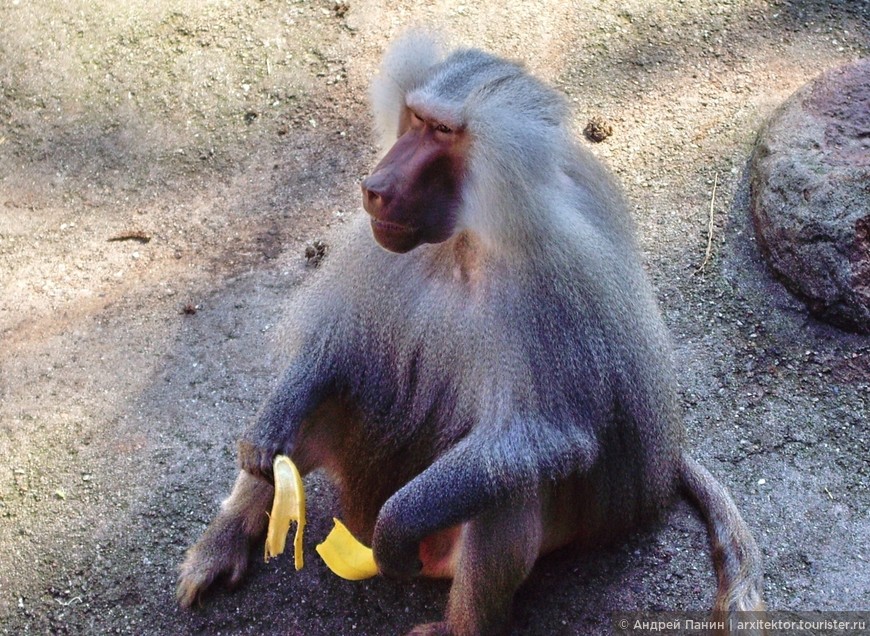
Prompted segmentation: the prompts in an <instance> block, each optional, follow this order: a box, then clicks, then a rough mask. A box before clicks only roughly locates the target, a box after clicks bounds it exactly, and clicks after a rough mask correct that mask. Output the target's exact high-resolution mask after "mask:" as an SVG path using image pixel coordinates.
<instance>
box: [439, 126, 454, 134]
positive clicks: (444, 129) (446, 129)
mask: <svg viewBox="0 0 870 636" xmlns="http://www.w3.org/2000/svg"><path fill="white" fill-rule="evenodd" d="M435 130H437V131H438V132H440V133H444V134H445V135H449V134H450V133H452V132H453V129H452V128H449V127H448V126H445V125H444V124H435Z"/></svg>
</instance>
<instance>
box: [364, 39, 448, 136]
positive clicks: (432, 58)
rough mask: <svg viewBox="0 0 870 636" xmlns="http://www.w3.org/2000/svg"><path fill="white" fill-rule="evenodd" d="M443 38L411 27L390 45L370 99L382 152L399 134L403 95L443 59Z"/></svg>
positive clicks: (372, 86) (374, 82)
mask: <svg viewBox="0 0 870 636" xmlns="http://www.w3.org/2000/svg"><path fill="white" fill-rule="evenodd" d="M442 51H443V45H442V38H440V37H439V36H437V35H436V34H434V33H431V32H429V31H423V30H420V29H412V30H410V31H407V32H406V33H405V34H403V35H402V36H401V37H399V38H398V39H397V40H396V41H395V42H393V43H392V44H391V45H390V48H389V49H388V50H387V52H386V54H385V55H384V59H383V61H382V62H381V66H380V69H379V71H378V74H377V75H376V76H375V78H374V79H373V80H372V84H371V89H370V90H369V98H370V99H371V104H372V111H373V113H374V117H375V130H376V132H377V135H378V141H379V142H380V144H381V148H382V151H383V152H386V151H387V150H388V149H389V148H390V147H391V146H392V145H393V142H395V141H396V138H397V137H398V136H399V125H400V121H401V117H402V113H403V111H404V108H405V94H406V93H407V92H408V91H410V90H411V89H413V88H414V87H416V86H418V85H419V84H420V83H421V82H422V81H423V78H425V77H426V73H427V71H428V70H429V69H430V68H431V67H432V66H434V65H435V64H437V63H438V62H440V61H441V59H442V58H443V53H442Z"/></svg>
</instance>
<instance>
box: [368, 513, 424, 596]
mask: <svg viewBox="0 0 870 636" xmlns="http://www.w3.org/2000/svg"><path fill="white" fill-rule="evenodd" d="M388 507H389V502H387V504H386V505H385V506H384V509H383V510H381V515H380V517H379V518H378V522H377V524H376V525H375V535H374V539H373V540H372V551H373V552H374V556H375V563H377V565H378V570H380V572H381V574H383V575H385V576H388V577H390V578H394V579H410V578H413V577H415V576H417V575H419V574H420V572H421V570H422V569H423V563H422V562H421V561H420V542H419V541H417V540H416V539H410V538H408V536H407V533H405V532H403V531H402V529H401V526H402V524H401V523H400V522H399V520H398V519H397V518H396V517H395V516H392V515H390V514H389V513H387V514H384V512H385V511H386V510H387V508H388ZM397 522H398V523H397Z"/></svg>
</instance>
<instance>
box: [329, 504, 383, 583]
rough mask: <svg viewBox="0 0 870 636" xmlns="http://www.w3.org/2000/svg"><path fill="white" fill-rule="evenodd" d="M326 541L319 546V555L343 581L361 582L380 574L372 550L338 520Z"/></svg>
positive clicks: (335, 520)
mask: <svg viewBox="0 0 870 636" xmlns="http://www.w3.org/2000/svg"><path fill="white" fill-rule="evenodd" d="M333 521H334V522H335V527H334V528H333V529H332V532H330V533H329V535H328V536H327V537H326V539H325V540H324V541H323V543H321V544H320V545H318V546H317V548H316V550H317V553H318V554H319V555H320V558H322V559H323V562H324V563H326V566H327V567H328V568H329V569H330V570H332V571H333V573H335V574H337V575H338V576H340V577H341V578H343V579H347V580H348V581H361V580H363V579H370V578H372V577H373V576H375V575H377V574H378V566H377V565H376V564H375V557H374V555H373V553H372V549H371V548H367V547H366V546H364V545H363V544H362V543H360V542H359V541H357V540H356V539H355V538H354V536H353V535H352V534H351V533H350V530H348V529H347V527H346V526H345V525H344V524H343V523H342V522H341V521H339V520H338V519H333Z"/></svg>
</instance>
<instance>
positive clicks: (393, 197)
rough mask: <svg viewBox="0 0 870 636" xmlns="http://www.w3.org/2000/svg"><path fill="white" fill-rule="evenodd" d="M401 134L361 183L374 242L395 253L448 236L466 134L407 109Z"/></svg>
mask: <svg viewBox="0 0 870 636" xmlns="http://www.w3.org/2000/svg"><path fill="white" fill-rule="evenodd" d="M400 133H401V135H400V137H399V138H398V139H397V140H396V143H395V144H394V145H393V147H392V148H390V151H389V152H388V153H387V154H386V156H385V157H384V158H383V159H382V160H381V162H380V163H379V164H378V165H377V166H376V167H375V169H374V171H373V172H372V174H371V175H370V176H369V177H367V178H366V179H365V180H363V182H362V193H363V207H364V208H365V210H366V212H368V213H369V215H371V217H372V220H371V224H372V233H373V234H374V236H375V240H376V241H377V242H378V243H379V244H380V245H381V246H382V247H384V248H385V249H388V250H390V251H391V252H399V253H403V252H408V251H410V250H412V249H414V248H415V247H417V246H418V245H420V244H421V243H440V242H442V241H446V240H447V239H448V238H450V237H451V236H452V235H453V233H454V231H455V228H456V218H457V214H458V210H459V206H460V203H461V199H462V184H463V181H464V179H465V165H466V157H467V155H468V143H469V141H468V135H467V133H466V132H465V131H464V130H462V129H457V128H454V127H451V126H448V125H446V124H444V123H442V122H439V121H437V120H435V119H432V118H429V117H427V116H426V115H425V114H424V113H421V112H415V111H413V110H411V109H406V111H405V113H404V114H403V117H402V121H401V129H400Z"/></svg>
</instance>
